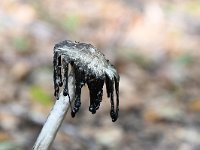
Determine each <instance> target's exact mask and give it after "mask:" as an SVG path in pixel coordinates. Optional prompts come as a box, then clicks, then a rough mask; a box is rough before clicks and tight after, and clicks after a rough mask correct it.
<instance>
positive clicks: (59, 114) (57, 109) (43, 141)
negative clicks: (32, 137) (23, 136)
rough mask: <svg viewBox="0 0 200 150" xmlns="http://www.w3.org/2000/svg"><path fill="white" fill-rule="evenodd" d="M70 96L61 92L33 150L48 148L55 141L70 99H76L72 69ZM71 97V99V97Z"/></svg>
mask: <svg viewBox="0 0 200 150" xmlns="http://www.w3.org/2000/svg"><path fill="white" fill-rule="evenodd" d="M68 79H69V80H68V85H69V96H63V92H61V93H60V96H59V99H58V100H56V102H55V104H54V106H53V108H52V110H51V112H50V114H49V116H48V118H47V121H46V122H45V124H44V126H43V128H42V130H41V132H40V134H39V136H38V138H37V140H36V142H35V144H34V146H33V150H48V149H50V147H51V144H52V143H53V141H54V139H55V137H56V134H57V132H58V129H59V127H60V125H61V124H62V122H63V119H64V117H65V115H66V113H67V111H68V109H69V107H70V100H74V97H75V94H74V91H75V90H74V87H75V86H74V72H73V70H71V72H70V75H69V77H68ZM70 98H71V99H70Z"/></svg>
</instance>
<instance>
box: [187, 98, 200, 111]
mask: <svg viewBox="0 0 200 150" xmlns="http://www.w3.org/2000/svg"><path fill="white" fill-rule="evenodd" d="M188 109H189V110H190V111H193V112H200V99H198V100H193V101H191V102H190V103H189V104H188Z"/></svg>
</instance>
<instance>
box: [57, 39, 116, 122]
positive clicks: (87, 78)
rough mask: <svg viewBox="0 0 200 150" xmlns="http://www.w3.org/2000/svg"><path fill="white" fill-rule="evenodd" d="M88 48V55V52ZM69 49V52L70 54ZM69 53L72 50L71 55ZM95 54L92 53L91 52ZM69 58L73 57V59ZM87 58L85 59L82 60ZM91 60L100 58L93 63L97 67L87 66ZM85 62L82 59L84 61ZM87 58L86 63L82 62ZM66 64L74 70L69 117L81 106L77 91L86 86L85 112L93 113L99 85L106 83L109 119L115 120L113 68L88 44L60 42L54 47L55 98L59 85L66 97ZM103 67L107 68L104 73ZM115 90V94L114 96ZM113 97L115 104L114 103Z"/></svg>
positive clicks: (114, 75) (99, 89)
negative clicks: (87, 108)
mask: <svg viewBox="0 0 200 150" xmlns="http://www.w3.org/2000/svg"><path fill="white" fill-rule="evenodd" d="M90 48H91V49H92V50H91V51H92V53H91V51H90V50H89V49H90ZM70 50H71V51H70ZM73 51H76V52H75V53H74V52H73ZM94 51H95V53H94ZM73 55H76V57H75V56H73ZM85 55H87V56H88V57H84V56H85ZM93 58H98V59H100V60H99V61H97V62H95V63H102V64H98V66H99V68H98V69H97V68H94V69H93V68H92V67H88V65H89V64H90V63H91V62H92V63H93V64H95V63H94V62H93V61H94V60H93ZM84 59H85V60H84ZM86 59H87V60H86ZM69 64H70V65H71V68H72V69H73V70H74V76H75V101H74V104H73V106H72V111H71V116H72V117H74V116H75V115H76V113H77V112H78V111H79V109H80V106H81V88H82V87H83V86H84V85H85V84H86V83H87V85H88V88H89V92H90V106H89V111H90V112H91V113H92V114H95V113H96V111H97V110H98V109H99V107H100V103H101V101H102V96H103V85H104V82H105V83H106V91H107V96H108V98H110V103H111V110H110V116H111V118H112V121H113V122H114V121H116V120H117V118H118V112H119V75H118V74H117V71H116V70H115V68H114V67H113V66H112V65H111V64H110V62H109V61H108V60H106V59H105V57H104V55H103V54H102V53H100V52H99V51H98V50H97V49H96V48H95V47H93V46H92V45H90V44H85V43H77V42H71V41H63V42H61V43H59V44H56V45H55V47H54V57H53V65H54V74H53V76H54V90H55V92H54V95H55V97H56V98H57V99H58V97H59V88H60V87H62V85H63V95H64V96H69V91H68V69H69ZM105 68H106V69H107V68H111V70H110V72H109V73H107V72H106V71H104V70H105ZM114 90H115V93H114ZM114 95H115V96H116V103H115V101H114Z"/></svg>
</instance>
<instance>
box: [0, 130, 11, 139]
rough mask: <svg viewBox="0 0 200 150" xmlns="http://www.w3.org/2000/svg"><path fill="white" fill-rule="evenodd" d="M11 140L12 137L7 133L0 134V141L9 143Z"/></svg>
mask: <svg viewBox="0 0 200 150" xmlns="http://www.w3.org/2000/svg"><path fill="white" fill-rule="evenodd" d="M9 139H10V136H9V135H8V133H6V132H3V131H2V132H0V141H7V140H9Z"/></svg>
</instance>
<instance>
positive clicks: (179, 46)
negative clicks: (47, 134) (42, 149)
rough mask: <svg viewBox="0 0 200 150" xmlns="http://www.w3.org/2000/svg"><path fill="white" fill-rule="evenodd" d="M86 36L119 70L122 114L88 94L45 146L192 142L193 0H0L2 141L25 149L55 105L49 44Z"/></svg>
mask: <svg viewBox="0 0 200 150" xmlns="http://www.w3.org/2000/svg"><path fill="white" fill-rule="evenodd" d="M66 39H69V40H72V41H81V42H86V43H91V44H92V45H95V46H96V47H98V49H99V50H100V51H102V52H103V53H104V54H105V55H106V57H107V58H108V59H109V60H110V61H111V62H112V63H113V64H114V65H115V66H116V68H117V69H118V71H119V73H120V76H121V80H120V116H119V119H118V120H117V122H115V123H113V122H112V121H111V118H110V115H109V111H110V102H109V100H108V99H107V98H106V94H105V95H104V99H103V102H102V104H101V107H100V109H99V110H98V112H97V113H96V114H95V115H92V114H91V113H90V112H89V111H88V106H89V94H88V89H87V87H85V88H84V89H83V90H82V91H83V94H82V106H81V109H80V111H79V112H78V114H77V115H76V117H75V118H73V119H72V118H71V116H70V113H68V114H67V116H66V119H65V120H64V123H63V124H62V126H61V129H60V130H59V132H58V135H57V137H56V140H55V142H54V144H53V147H52V149H53V150H66V149H68V150H115V149H116V150H122V149H123V150H199V149H200V68H199V67H200V50H199V48H200V0H192V1H191V0H165V1H163V0H109V1H108V0H101V1H98V0H84V1H81V0H66V1H64V0H43V1H40V0H26V1H25V0H1V1H0V150H26V149H31V148H32V146H33V143H34V142H35V140H36V138H37V136H38V134H39V132H40V130H41V128H42V125H43V123H44V122H45V120H46V117H47V116H48V113H49V112H50V110H51V108H52V105H53V104H54V99H55V98H54V96H53V92H54V91H53V77H52V76H53V73H52V72H53V68H52V56H53V47H54V45H55V44H56V43H58V42H60V41H63V40H66Z"/></svg>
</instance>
